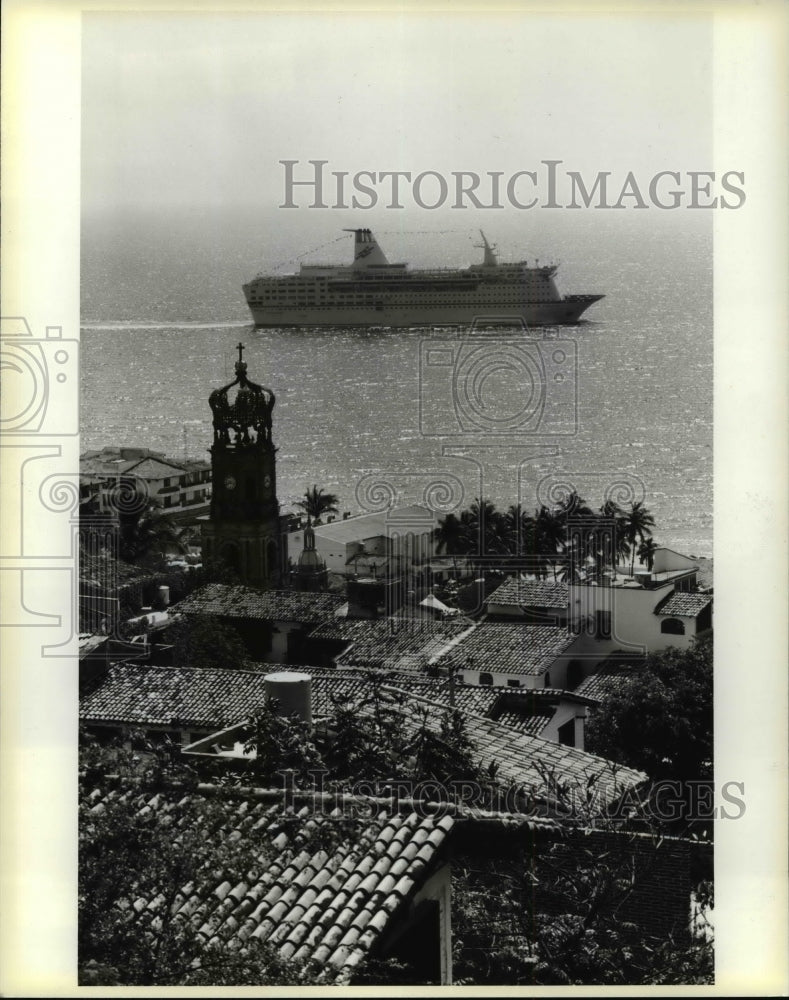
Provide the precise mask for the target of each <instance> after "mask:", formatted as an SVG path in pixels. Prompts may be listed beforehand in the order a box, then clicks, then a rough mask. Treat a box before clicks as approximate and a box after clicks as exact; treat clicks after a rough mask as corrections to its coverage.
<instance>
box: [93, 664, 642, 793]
mask: <svg viewBox="0 0 789 1000" xmlns="http://www.w3.org/2000/svg"><path fill="white" fill-rule="evenodd" d="M270 669H272V670H281V669H282V667H280V666H279V665H277V666H274V665H270ZM306 669H307V670H309V672H310V673H311V674H312V675H313V682H312V691H313V714H314V715H315V716H319V715H325V714H328V713H329V712H330V711H331V706H332V702H331V695H332V694H335V695H342V696H347V695H352V694H361V693H363V692H364V689H365V685H366V683H367V682H366V680H365V678H364V676H363V675H359V674H358V673H353V672H348V673H346V674H345V677H343V676H342V673H343V672H341V671H337V672H333V671H330V670H326V671H323V672H322V673H321V674H318V672H317V670H315V669H314V668H306ZM265 673H266V671H263V670H261V671H260V672H252V671H241V670H219V669H216V670H213V669H206V668H203V669H198V668H174V667H146V666H140V665H130V664H119V665H116V666H114V667H112V668H111V669H110V670H109V672H108V675H107V679H106V680H105V681H104V682H103V683H102V684H101V685H100V686H99V687H98V688H97V689H96V690H95V691H93V692H92V693H91V694H89V695H87V696H86V697H84V698H83V699H82V701H81V702H80V718H81V720H82V721H83V722H92V723H94V724H96V723H102V722H117V723H126V724H129V725H171V726H182V727H186V728H189V727H193V728H202V729H205V728H212V727H213V728H215V729H217V730H218V729H221V728H223V727H225V726H229V725H231V724H233V723H235V722H239V721H241V720H243V719H245V718H248V717H249V715H251V714H252V712H253V711H254V710H255V709H256V708H258V707H259V706H261V705H262V704H263V703H264V700H265V686H264V677H265ZM405 681H406V683H407V682H408V678H407V677H406V678H405ZM400 683H401V684H402V681H401V682H400ZM391 686H397V684H392V685H391ZM403 686H404V685H403ZM415 687H418V686H415ZM437 689H438V685H436V686H435V687H431V685H429V684H425V685H424V687H423V689H422V691H423V692H424V693H422V692H420V693H419V695H418V696H419V697H423V698H424V699H425V700H426V701H428V702H429V703H431V704H437V703H438V704H446V702H445V701H444V702H441V701H439V699H438V698H437V697H436V694H437ZM408 690H409V691H413V693H414V694H416V693H417V691H416V690H414V689H413V688H411V687H410V686H409V688H408ZM459 691H461V692H465V689H464V688H461V689H459ZM492 692H495V694H496V695H497V697H504V698H506V697H507V694H506V693H505V692H503V691H502V689H500V688H499V689H492ZM530 693H531V692H530ZM518 694H520V695H522V694H523V692H514V691H513V708H514V705H515V704H516V701H517V697H516V696H517V695H518ZM446 697H448V696H446ZM485 697H486V696H485V695H483V694H482V693H481V692H480V693H479V694H478V695H477V694H471V693H470V692H469V693H468V694H465V693H463V694H459V695H458V697H457V698H456V705H457V707H458V708H460V709H462V710H464V711H465V712H466V724H467V729H468V732H469V735H470V737H471V740H472V743H473V744H474V746H475V750H476V755H477V756H478V758H479V759H480V761H481V762H482V763H483V764H484V765H485V766H487V765H488V764H490V763H497V764H498V765H499V768H500V771H499V774H500V775H501V776H502V777H504V778H511V779H512V780H514V781H517V782H525V783H533V784H540V783H541V782H542V780H543V771H544V770H545V769H548V770H554V769H555V770H556V772H557V773H558V774H559V775H560V776H561V777H562V778H563V779H565V780H567V781H569V782H570V783H571V784H572V783H580V784H581V785H583V784H584V783H585V781H586V779H587V778H588V777H589V775H591V774H599V773H603V772H606V771H607V770H608V769H609V763H608V761H605V760H603V759H602V758H599V757H594V756H593V755H592V754H588V753H586V752H585V751H583V750H576V749H575V748H573V747H566V746H559V745H558V744H555V743H550V742H548V741H547V740H544V739H539V738H537V737H535V736H532V735H529V734H528V733H526V732H514V731H513V729H512V728H510V727H509V726H508V725H505V724H503V723H502V722H499V721H495V720H493V719H489V718H483V717H482V716H481V715H477V714H475V708H476V709H477V710H481V709H484V707H485V704H486V703H485V700H484V699H485ZM488 697H490V696H488ZM475 698H476V699H478V700H477V702H476V706H475V704H474V699H475ZM463 699H467V701H466V703H465V704H464V703H463ZM488 704H489V705H490V708H488V711H490V709H491V708H492V707H493V704H495V702H494V703H488ZM538 704H539V702H536V701H535V705H538ZM414 719H415V716H414V713H412V712H407V711H406V712H405V713H404V715H403V724H404V725H410V724H411V723H412V722H413V720H414ZM428 725H430V726H431V727H432V726H435V728H436V729H438V727H439V725H440V712H436V713H434V714H433V716H432V718H429V719H428ZM643 777H644V776H643V775H641V774H640V772H637V771H633V770H631V769H629V768H621V769H620V770H619V771H618V772H617V778H618V782H619V790H620V793H621V790H622V789H623V788H627V787H630V786H632V785H634V784H638V783H640V781H642V780H643ZM612 797H614V791H613V790H612V789H608V791H607V792H606V795H605V796H603V798H604V800H605V801H608V799H609V798H612Z"/></svg>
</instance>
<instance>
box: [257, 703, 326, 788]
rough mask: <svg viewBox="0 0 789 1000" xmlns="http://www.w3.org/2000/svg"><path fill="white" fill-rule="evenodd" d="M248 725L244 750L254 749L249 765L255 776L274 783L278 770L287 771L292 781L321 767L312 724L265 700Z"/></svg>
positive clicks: (298, 781) (294, 781) (308, 777)
mask: <svg viewBox="0 0 789 1000" xmlns="http://www.w3.org/2000/svg"><path fill="white" fill-rule="evenodd" d="M251 729H252V732H251V733H250V736H249V738H248V739H247V743H246V750H247V751H250V750H254V751H255V757H254V759H253V760H251V762H250V769H251V770H252V771H253V773H254V776H255V778H256V779H257V780H259V781H263V782H270V783H276V782H277V775H278V774H279V773H281V772H282V771H290V772H292V777H293V779H294V780H293V784H294V785H295V784H301V783H302V782H303V781H305V780H310V779H311V775H312V774H314V773H315V772H316V771H323V770H325V765H324V761H323V758H322V756H321V753H320V750H319V749H318V747H317V745H316V742H315V738H314V736H313V731H312V726H311V725H310V724H309V723H307V722H305V721H304V720H303V719H300V718H299V717H298V716H296V715H292V716H289V717H284V716H281V715H279V714H277V711H276V705H275V704H274V703H272V702H268V703H267V704H265V705H264V706H263V707H262V708H261V709H260V711H259V712H257V713H256V714H255V716H254V718H253V719H252V722H251Z"/></svg>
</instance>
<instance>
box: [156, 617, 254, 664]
mask: <svg viewBox="0 0 789 1000" xmlns="http://www.w3.org/2000/svg"><path fill="white" fill-rule="evenodd" d="M167 638H168V641H170V642H172V644H173V654H172V655H173V664H174V665H175V666H177V667H221V668H222V669H225V670H236V669H243V668H244V667H246V666H248V664H249V660H248V657H247V650H246V646H245V645H244V642H243V640H242V639H241V637H240V636H239V634H238V632H236V630H235V629H234V628H233V626H232V625H227V624H226V623H225V622H224V621H222V619H221V618H218V617H217V616H216V615H189V616H184V617H182V618H181V619H180V620H179V621H177V622H175V624H173V625H171V626H170V627H169V629H168V630H167Z"/></svg>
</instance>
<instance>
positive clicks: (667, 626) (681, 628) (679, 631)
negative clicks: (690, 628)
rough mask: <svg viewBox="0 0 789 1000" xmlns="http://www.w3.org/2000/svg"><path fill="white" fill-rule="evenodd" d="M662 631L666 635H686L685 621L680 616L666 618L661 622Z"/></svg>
mask: <svg viewBox="0 0 789 1000" xmlns="http://www.w3.org/2000/svg"><path fill="white" fill-rule="evenodd" d="M660 631H661V632H662V633H663V634H664V635H684V634H685V623H684V622H681V621H680V620H679V618H666V619H664V621H662V622H661V623H660Z"/></svg>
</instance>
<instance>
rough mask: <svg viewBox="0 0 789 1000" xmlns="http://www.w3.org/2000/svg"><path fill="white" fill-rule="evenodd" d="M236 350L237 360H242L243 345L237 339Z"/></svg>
mask: <svg viewBox="0 0 789 1000" xmlns="http://www.w3.org/2000/svg"><path fill="white" fill-rule="evenodd" d="M236 350H237V351H238V360H239V361H243V360H244V358H243V354H244V345H243V344H242V343H241V341H239V342H238V344H236Z"/></svg>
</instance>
